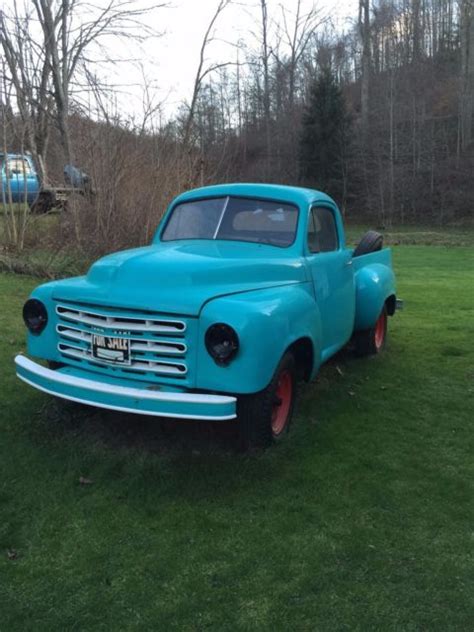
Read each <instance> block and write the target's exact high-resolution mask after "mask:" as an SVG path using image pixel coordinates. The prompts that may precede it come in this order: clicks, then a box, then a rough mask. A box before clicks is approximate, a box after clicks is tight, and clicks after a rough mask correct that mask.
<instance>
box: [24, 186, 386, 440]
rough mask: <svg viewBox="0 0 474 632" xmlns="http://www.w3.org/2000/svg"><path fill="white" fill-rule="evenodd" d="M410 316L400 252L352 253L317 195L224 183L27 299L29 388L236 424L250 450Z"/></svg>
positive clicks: (178, 202)
mask: <svg viewBox="0 0 474 632" xmlns="http://www.w3.org/2000/svg"><path fill="white" fill-rule="evenodd" d="M396 307H397V300H396V297H395V279H394V274H393V271H392V265H391V253H390V250H389V249H382V240H381V236H380V235H378V234H377V233H374V232H369V233H367V234H366V235H365V236H364V238H363V239H362V240H361V242H360V243H359V245H358V246H357V247H356V248H355V249H352V248H348V247H346V243H345V238H344V229H343V224H342V219H341V215H340V212H339V210H338V208H337V205H336V204H335V202H334V201H333V200H332V199H331V198H330V197H328V196H327V195H325V194H324V193H321V192H319V191H313V190H309V189H302V188H297V187H288V186H278V185H266V184H223V185H217V186H209V187H204V188H200V189H195V190H193V191H188V192H186V193H184V194H182V195H180V196H179V197H177V198H176V199H175V200H174V201H173V202H172V203H171V205H170V207H169V209H168V211H167V212H166V214H165V215H164V217H163V220H162V221H161V223H160V225H159V227H158V229H157V231H156V235H155V237H154V239H153V241H152V243H151V245H149V246H146V247H142V248H136V249H133V250H126V251H123V252H117V253H115V254H111V255H108V256H106V257H103V258H102V259H100V260H99V261H97V262H96V263H94V264H93V265H92V266H91V268H90V270H89V272H88V273H87V275H86V276H83V277H76V278H72V279H65V280H61V281H53V282H51V283H46V284H44V285H41V286H39V287H38V288H36V289H35V290H34V292H33V293H32V295H31V297H30V298H29V299H28V301H27V302H26V303H25V306H24V309H23V318H24V321H25V324H26V327H27V329H28V352H29V355H30V356H33V357H36V358H40V359H42V360H43V361H45V362H42V363H38V362H35V361H33V360H31V359H30V358H28V357H26V356H24V355H18V356H17V357H16V359H15V362H16V371H17V375H18V377H19V378H20V379H22V380H23V381H24V382H26V383H27V384H30V385H31V386H33V387H35V388H37V389H40V390H42V391H44V392H46V393H50V394H52V395H56V396H58V397H61V398H65V399H68V400H72V401H76V402H81V403H84V404H90V405H92V406H98V407H102V408H107V409H112V410H119V411H126V412H130V413H138V414H141V415H154V416H161V417H175V418H181V419H198V420H199V419H200V420H222V421H225V420H231V419H234V418H237V419H238V421H239V427H240V436H241V439H242V444H243V445H244V446H247V447H250V446H267V445H269V444H270V443H271V442H272V441H273V440H275V439H279V438H280V437H282V436H283V435H284V434H285V432H286V431H287V429H288V427H289V424H290V421H291V417H292V413H293V408H294V404H295V395H296V383H297V380H298V379H303V380H311V379H312V378H314V377H315V375H316V374H317V372H318V369H319V367H320V366H321V364H322V363H323V362H325V361H326V360H328V359H329V358H330V357H331V356H333V355H334V354H335V353H336V352H337V351H339V350H340V349H341V348H342V347H344V346H345V345H346V344H347V343H348V342H349V341H351V340H352V341H353V342H354V344H355V349H356V351H357V352H358V353H359V354H362V355H364V354H365V355H368V354H377V353H379V352H380V351H381V350H382V348H383V347H384V343H385V338H386V332H387V317H388V316H393V314H394V313H395V310H396Z"/></svg>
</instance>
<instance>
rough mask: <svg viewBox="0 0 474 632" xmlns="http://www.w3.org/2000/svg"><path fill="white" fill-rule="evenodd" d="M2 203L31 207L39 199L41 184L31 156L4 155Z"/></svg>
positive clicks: (2, 156) (0, 156)
mask: <svg viewBox="0 0 474 632" xmlns="http://www.w3.org/2000/svg"><path fill="white" fill-rule="evenodd" d="M0 161H1V165H2V180H1V185H2V203H3V204H7V203H8V202H10V201H11V202H13V203H15V204H18V203H21V202H25V201H26V203H27V204H28V205H29V206H31V205H32V204H33V203H34V202H35V200H36V199H37V198H38V195H39V192H40V190H41V183H40V181H39V178H38V174H37V173H36V169H35V166H34V163H33V159H32V158H31V156H30V155H29V154H2V153H0Z"/></svg>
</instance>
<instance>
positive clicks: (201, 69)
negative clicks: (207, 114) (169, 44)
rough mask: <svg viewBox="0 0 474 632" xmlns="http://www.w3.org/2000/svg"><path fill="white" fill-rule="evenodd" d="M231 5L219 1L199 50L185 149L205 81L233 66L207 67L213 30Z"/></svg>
mask: <svg viewBox="0 0 474 632" xmlns="http://www.w3.org/2000/svg"><path fill="white" fill-rule="evenodd" d="M230 3H231V0H219V3H218V5H217V8H216V10H215V12H214V14H213V16H212V18H211V20H210V22H209V24H208V26H207V29H206V32H205V33H204V37H203V38H202V41H201V47H200V50H199V62H198V67H197V70H196V75H195V77H194V85H193V92H192V96H191V102H190V104H189V108H188V113H187V116H186V120H185V124H184V132H183V144H184V146H185V148H186V147H188V146H189V142H190V139H191V130H192V125H193V122H194V115H195V113H196V104H197V101H198V98H199V94H200V91H201V88H202V86H203V83H204V80H205V79H206V77H208V76H209V75H210V74H211V73H212V72H214V71H215V70H218V69H219V68H223V67H225V66H229V65H231V62H223V63H216V64H210V65H208V66H206V52H207V48H208V46H209V44H211V42H212V41H213V39H214V36H213V29H214V27H215V25H216V22H217V20H218V18H219V16H220V15H221V13H222V12H223V11H224V9H225V8H226V7H227V6H228V5H229V4H230Z"/></svg>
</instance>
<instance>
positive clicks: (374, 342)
mask: <svg viewBox="0 0 474 632" xmlns="http://www.w3.org/2000/svg"><path fill="white" fill-rule="evenodd" d="M387 320H388V317H387V307H386V306H385V305H384V306H383V309H382V311H381V313H380V316H379V317H378V319H377V322H376V323H375V325H374V326H373V327H372V328H371V329H365V330H364V331H357V332H356V333H355V336H354V341H355V350H356V354H357V355H358V356H368V355H376V354H377V353H380V352H381V351H382V350H383V348H384V347H385V341H386V339H387Z"/></svg>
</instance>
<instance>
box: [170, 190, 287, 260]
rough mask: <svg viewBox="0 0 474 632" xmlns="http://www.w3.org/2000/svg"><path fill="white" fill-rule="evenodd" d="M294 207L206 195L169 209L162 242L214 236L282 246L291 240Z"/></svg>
mask: <svg viewBox="0 0 474 632" xmlns="http://www.w3.org/2000/svg"><path fill="white" fill-rule="evenodd" d="M297 223H298V209H297V207H296V206H293V205H292V204H282V203H281V202H271V201H263V200H253V199H250V198H236V197H224V198H210V199H208V200H193V201H192V202H183V203H182V204H178V205H177V206H175V208H174V209H173V211H172V213H171V215H170V217H169V219H168V222H167V224H166V226H165V229H164V231H163V234H162V237H161V239H162V241H175V240H180V239H218V240H230V241H250V242H255V243H259V244H271V245H272V246H279V247H280V248H286V247H287V246H290V245H291V244H292V243H293V242H294V240H295V234H296V226H297Z"/></svg>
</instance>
